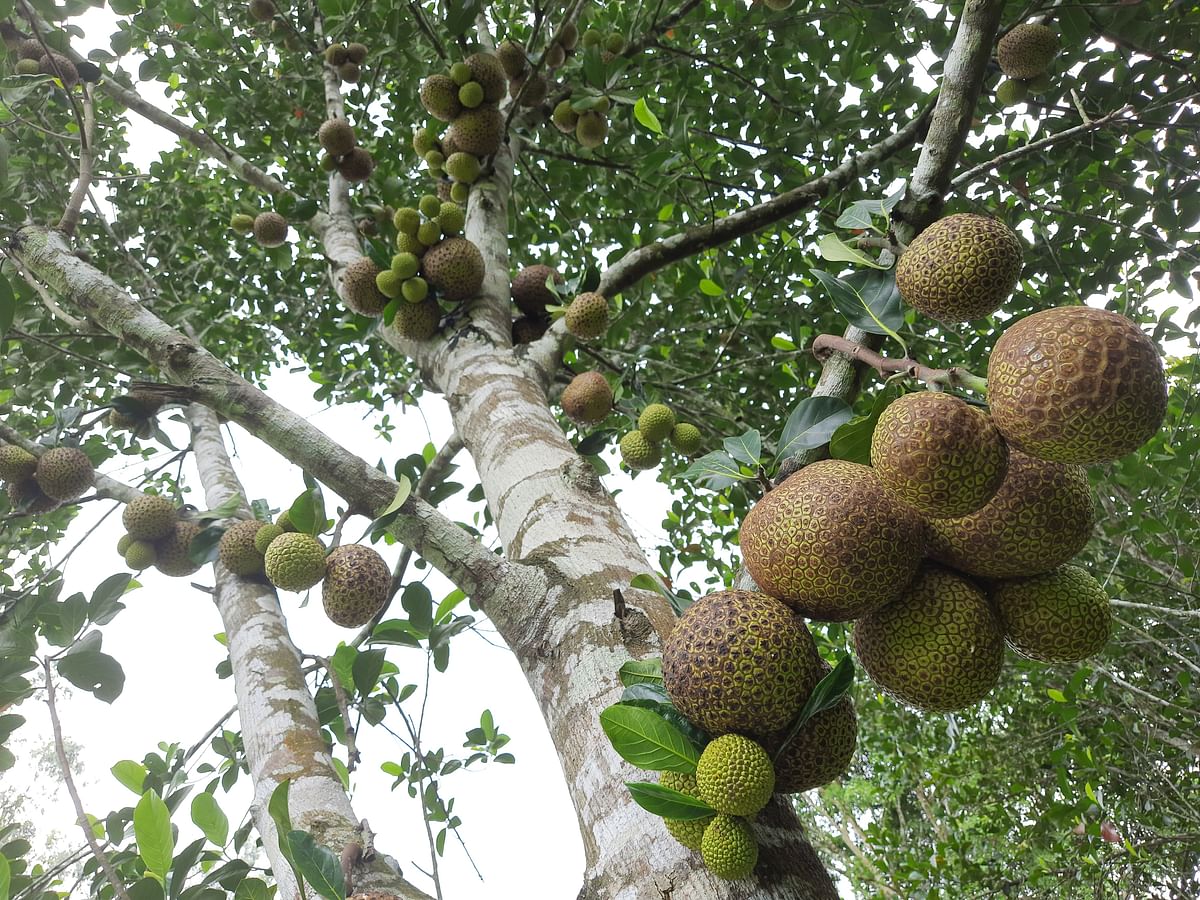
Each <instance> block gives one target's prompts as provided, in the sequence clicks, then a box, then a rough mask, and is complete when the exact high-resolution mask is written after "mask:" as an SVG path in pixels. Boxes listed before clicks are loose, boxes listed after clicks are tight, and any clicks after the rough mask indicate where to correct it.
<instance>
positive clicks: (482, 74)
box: [466, 53, 508, 103]
mask: <svg viewBox="0 0 1200 900" xmlns="http://www.w3.org/2000/svg"><path fill="white" fill-rule="evenodd" d="M466 64H467V66H468V67H469V68H470V70H471V80H472V81H475V82H478V83H479V85H480V87H482V88H483V99H484V102H486V103H498V102H499V101H500V100H502V99H503V98H504V92H505V90H506V89H507V88H508V74H507V72H506V71H505V68H504V64H503V62H502V61H501V60H500V59H499V58H498V57H497V56H495V55H493V54H491V53H473V54H471V55H470V56H468V57H467V59H466Z"/></svg>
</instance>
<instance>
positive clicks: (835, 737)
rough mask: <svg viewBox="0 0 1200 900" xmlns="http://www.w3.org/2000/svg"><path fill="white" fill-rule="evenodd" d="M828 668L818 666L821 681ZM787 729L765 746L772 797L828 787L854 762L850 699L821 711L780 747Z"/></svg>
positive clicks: (854, 732)
mask: <svg viewBox="0 0 1200 900" xmlns="http://www.w3.org/2000/svg"><path fill="white" fill-rule="evenodd" d="M829 671H830V668H829V666H828V665H827V664H822V666H821V673H820V675H821V677H824V676H825V675H827V674H828V673H829ZM785 737H787V734H786V729H785V730H784V731H782V732H779V733H777V734H775V735H772V736H770V738H769V739H768V740H767V741H766V742H765V744H764V746H765V747H766V749H767V752H768V753H770V754H771V760H772V762H773V763H774V764H775V793H777V794H798V793H800V792H801V791H807V790H810V789H811V788H815V787H820V786H821V785H823V784H829V782H831V781H833V780H834V779H836V778H840V777H841V776H842V775H844V774H845V773H846V770H847V769H848V768H849V767H850V763H851V761H852V760H853V759H854V748H855V746H856V745H857V744H858V717H857V716H856V715H855V714H854V704H853V703H851V702H850V698H849V697H843V698H842V699H841V700H839V701H838V702H837V703H835V704H834V705H833V706H831V707H830V708H829V709H825V710H822V711H821V712H819V713H817V714H816V715H815V716H813V717H812V718H811V719H809V720H808V721H807V722H805V723H804V725H802V726H801V728H800V731H799V732H797V734H796V736H795V737H793V738H792V739H791V740H790V741H789V742H788V744H787V746H786V747H783V752H782V753H780V746H781V745H782V743H783V739H784V738H785Z"/></svg>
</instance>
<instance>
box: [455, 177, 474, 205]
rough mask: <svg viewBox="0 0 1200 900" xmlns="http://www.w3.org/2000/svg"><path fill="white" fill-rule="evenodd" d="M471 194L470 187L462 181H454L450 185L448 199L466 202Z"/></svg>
mask: <svg viewBox="0 0 1200 900" xmlns="http://www.w3.org/2000/svg"><path fill="white" fill-rule="evenodd" d="M470 195H471V189H470V187H468V186H467V185H466V184H465V183H464V182H459V181H456V182H455V183H454V184H452V185H450V199H451V200H453V201H454V202H455V203H466V202H467V197H469V196H470Z"/></svg>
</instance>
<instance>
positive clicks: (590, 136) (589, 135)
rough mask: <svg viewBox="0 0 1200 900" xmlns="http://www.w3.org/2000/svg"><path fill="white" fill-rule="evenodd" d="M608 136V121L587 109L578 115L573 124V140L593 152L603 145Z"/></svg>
mask: <svg viewBox="0 0 1200 900" xmlns="http://www.w3.org/2000/svg"><path fill="white" fill-rule="evenodd" d="M607 136H608V119H606V118H605V117H604V116H602V115H600V113H598V112H596V111H595V110H591V109H589V110H588V111H587V112H584V113H580V115H579V121H578V122H576V123H575V139H576V140H577V141H579V143H581V144H583V146H585V147H587V148H588V149H590V150H594V149H595V148H596V147H599V146H600V145H601V144H603V143H604V139H605V137H607Z"/></svg>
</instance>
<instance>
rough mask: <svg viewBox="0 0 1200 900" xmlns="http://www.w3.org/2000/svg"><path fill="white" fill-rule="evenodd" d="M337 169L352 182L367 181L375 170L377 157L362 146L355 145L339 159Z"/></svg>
mask: <svg viewBox="0 0 1200 900" xmlns="http://www.w3.org/2000/svg"><path fill="white" fill-rule="evenodd" d="M337 170H338V171H339V172H340V173H341V175H342V177H343V178H345V179H346V180H347V181H349V182H351V183H356V182H360V181H366V180H367V179H368V178H370V177H371V173H372V172H374V171H375V157H373V156H371V154H370V153H369V152H367V150H365V149H364V148H362V147H355V148H354V149H353V150H351V151H350V152H349V153H347V154H346V155H345V156H343V157H342V158H341V159H339V160H338V164H337Z"/></svg>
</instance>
